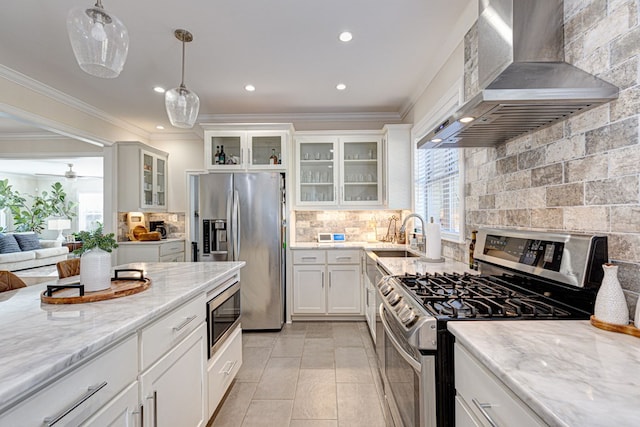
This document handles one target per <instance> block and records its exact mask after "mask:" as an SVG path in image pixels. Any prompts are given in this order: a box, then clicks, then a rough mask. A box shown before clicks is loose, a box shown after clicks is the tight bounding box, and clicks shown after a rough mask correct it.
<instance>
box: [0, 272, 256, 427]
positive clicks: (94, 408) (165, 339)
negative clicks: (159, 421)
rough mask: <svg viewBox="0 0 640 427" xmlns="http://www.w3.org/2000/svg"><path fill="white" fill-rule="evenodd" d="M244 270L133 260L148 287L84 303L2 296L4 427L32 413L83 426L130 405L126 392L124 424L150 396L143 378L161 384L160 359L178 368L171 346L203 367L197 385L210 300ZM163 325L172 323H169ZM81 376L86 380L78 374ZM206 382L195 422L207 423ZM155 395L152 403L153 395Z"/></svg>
mask: <svg viewBox="0 0 640 427" xmlns="http://www.w3.org/2000/svg"><path fill="white" fill-rule="evenodd" d="M244 265H245V263H244V262H219V263H133V264H128V265H127V266H126V267H128V268H139V269H143V270H144V271H145V276H146V277H148V278H150V279H151V280H152V285H151V287H150V288H149V289H147V290H145V291H144V292H141V293H138V294H135V295H130V296H126V297H122V298H116V299H111V300H107V301H101V302H95V303H87V304H71V305H64V304H62V305H50V304H43V303H41V302H40V294H41V293H42V292H43V290H44V289H45V285H44V284H42V285H36V286H30V287H27V288H22V289H19V290H15V291H9V292H5V293H3V294H1V295H0V320H1V321H2V322H3V324H5V325H8V326H9V325H10V327H7V328H4V329H3V331H2V332H0V340H1V341H2V343H3V345H2V348H1V349H0V425H33V422H34V421H35V419H32V417H34V416H35V417H39V419H38V420H37V421H38V423H42V420H43V419H44V418H45V417H53V418H54V419H55V418H56V417H58V416H62V417H64V421H66V422H69V421H71V422H72V424H73V423H74V421H76V422H75V425H78V424H80V423H81V422H84V421H86V420H87V417H88V416H90V415H91V414H94V413H96V412H98V411H103V410H102V409H101V408H102V407H103V406H104V405H105V404H107V403H108V405H107V406H109V405H111V404H112V403H113V401H116V400H117V399H119V398H123V399H124V397H125V396H124V393H128V396H129V401H128V402H127V405H128V406H127V405H124V406H127V407H126V410H125V411H124V412H126V413H124V414H123V415H122V418H118V419H122V420H124V419H125V418H124V416H127V417H131V416H133V415H132V414H135V413H136V411H137V410H139V409H140V408H139V405H138V402H139V400H142V399H145V400H146V399H147V398H148V397H149V395H147V393H146V390H145V382H147V383H151V384H152V385H153V387H157V386H160V385H161V384H160V385H158V384H156V381H154V379H153V378H148V374H149V373H152V371H153V370H154V368H156V367H157V366H158V365H162V363H163V361H164V359H167V358H168V359H169V362H171V363H174V362H176V360H173V359H171V358H172V356H173V354H174V353H176V352H175V351H174V350H175V349H176V348H177V347H180V346H183V344H188V346H189V347H188V348H187V350H186V351H185V353H184V354H185V355H187V356H188V358H186V359H187V360H185V363H187V362H188V363H189V364H190V365H194V364H196V365H198V363H197V362H200V361H202V363H200V364H199V365H198V369H197V370H196V371H197V372H195V375H194V376H193V378H195V383H196V384H202V383H203V382H204V381H203V379H204V378H205V377H204V374H205V373H206V359H207V339H206V322H205V318H206V316H205V308H206V307H205V305H206V301H207V300H208V299H210V298H213V297H214V296H215V295H217V294H219V293H220V292H222V291H223V290H224V289H226V288H227V287H228V286H229V285H230V284H232V283H235V281H237V280H238V275H239V271H240V269H241V268H242V267H243V266H244ZM191 312H193V315H192V314H191ZM183 317H184V318H183ZM166 319H169V320H171V323H170V324H164V323H163V322H165V320H166ZM172 327H173V328H172ZM163 334H164V335H163ZM192 349H193V350H192ZM181 354H182V353H181ZM176 357H178V356H176ZM161 370H162V371H163V372H165V371H166V372H168V371H169V370H170V369H169V368H168V367H162V369H161ZM139 373H140V375H139ZM201 373H202V374H203V375H202V376H199V375H200V374H201ZM77 374H82V375H80V376H79V377H80V378H78V375H77ZM92 376H98V377H100V379H99V380H97V383H96V385H97V386H96V387H95V388H91V387H89V390H88V391H87V386H94V382H93V381H94V379H93V378H92ZM145 376H147V377H145ZM158 377H161V376H160V375H159V376H158ZM173 379H174V380H175V379H176V376H175V375H174V376H173ZM70 380H75V382H76V383H77V382H80V381H79V380H82V383H83V385H82V387H84V389H83V390H84V391H82V392H80V391H79V388H78V386H77V385H76V384H71V385H70V384H69V382H70ZM171 380H172V378H169V379H168V380H167V381H169V382H170V381H171ZM85 382H89V384H84V383H85ZM204 384H206V382H204ZM204 384H203V385H202V386H201V387H199V389H202V390H198V391H197V393H198V395H203V396H204V398H203V399H202V400H203V401H204V403H201V404H200V407H205V410H204V411H195V412H196V414H194V416H197V417H203V418H204V421H205V423H206V420H207V418H208V416H209V415H210V414H209V413H208V412H207V411H206V385H204ZM138 385H140V395H141V396H142V397H140V398H138ZM56 390H57V393H56ZM52 392H53V394H51V393H52ZM47 393H49V394H47ZM83 393H85V394H83ZM92 393H94V394H95V396H93V394H92ZM119 393H120V394H119ZM181 393H190V392H189V391H181ZM116 395H117V396H116ZM150 395H151V397H152V398H153V397H154V391H152V392H151V394H150ZM47 396H48V398H47ZM92 396H93V397H92ZM85 397H86V399H84V398H85ZM131 397H132V398H133V399H131ZM112 398H113V399H112ZM83 399H84V400H83ZM111 399H112V400H111ZM129 402H133V403H132V404H129ZM165 402H166V401H165ZM76 403H77V404H78V405H77V408H75V409H72V411H71V412H70V413H69V415H68V416H66V417H65V414H64V412H65V410H66V409H68V408H70V407H71V408H73V405H74V404H76ZM140 403H142V404H144V405H147V402H140ZM152 403H153V409H154V411H144V412H145V415H144V416H145V417H147V416H149V414H148V413H150V412H155V413H156V414H159V413H162V407H160V408H158V406H159V405H158V402H157V401H155V400H154V401H153V402H152ZM120 406H123V405H120ZM25 408H26V410H25ZM189 408H191V406H189ZM145 409H146V408H145ZM197 409H198V408H197ZM29 410H30V411H29ZM29 412H31V414H29ZM103 412H104V411H103ZM138 412H139V411H138ZM205 412H206V413H205ZM112 414H113V412H112ZM112 414H109V415H108V417H112V416H113V415H112ZM27 416H28V417H27ZM158 418H160V415H158ZM174 419H176V418H175V417H174ZM68 420H69V421H68ZM17 421H19V422H18V424H15V422H17ZM103 421H104V420H103ZM129 421H130V420H129ZM49 422H51V420H49ZM7 423H9V424H7ZM38 425H39V424H38Z"/></svg>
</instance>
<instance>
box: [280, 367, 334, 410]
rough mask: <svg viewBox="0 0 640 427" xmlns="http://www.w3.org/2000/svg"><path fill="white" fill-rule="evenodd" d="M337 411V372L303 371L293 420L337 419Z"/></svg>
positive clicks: (297, 390)
mask: <svg viewBox="0 0 640 427" xmlns="http://www.w3.org/2000/svg"><path fill="white" fill-rule="evenodd" d="M337 411H338V409H337V403H336V382H335V371H334V370H333V369H301V370H300V376H299V377H298V388H297V389H296V397H295V399H294V401H293V413H292V414H291V418H292V419H322V420H325V419H336V417H337Z"/></svg>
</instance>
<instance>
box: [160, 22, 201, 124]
mask: <svg viewBox="0 0 640 427" xmlns="http://www.w3.org/2000/svg"><path fill="white" fill-rule="evenodd" d="M173 34H174V35H175V36H176V38H177V39H178V40H180V41H181V42H182V81H181V82H180V86H179V87H177V88H174V89H171V90H168V91H166V92H165V93H164V104H165V107H166V108H167V115H168V116H169V121H170V122H171V124H172V125H173V126H175V127H178V128H192V127H193V124H194V123H195V122H196V118H197V117H198V110H199V109H200V98H198V95H196V94H195V93H194V92H192V91H190V90H189V89H187V87H186V86H185V85H184V44H185V43H189V42H191V41H193V34H191V33H190V32H189V31H187V30H176V31H175V32H174V33H173Z"/></svg>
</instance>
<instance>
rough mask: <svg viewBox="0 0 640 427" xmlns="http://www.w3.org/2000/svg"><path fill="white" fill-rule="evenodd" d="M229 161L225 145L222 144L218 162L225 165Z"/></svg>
mask: <svg viewBox="0 0 640 427" xmlns="http://www.w3.org/2000/svg"><path fill="white" fill-rule="evenodd" d="M226 163H227V155H226V154H225V153H224V145H221V146H220V153H219V154H218V164H220V165H224V164H226Z"/></svg>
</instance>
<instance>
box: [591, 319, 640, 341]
mask: <svg viewBox="0 0 640 427" xmlns="http://www.w3.org/2000/svg"><path fill="white" fill-rule="evenodd" d="M591 324H592V325H593V326H595V327H596V328H600V329H604V330H605V331H611V332H620V333H621V334H628V335H633V336H634V337H638V338H640V329H638V328H636V327H635V326H633V325H626V326H623V325H614V324H612V323H607V322H603V321H602V320H598V319H596V317H595V316H593V315H592V316H591Z"/></svg>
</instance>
